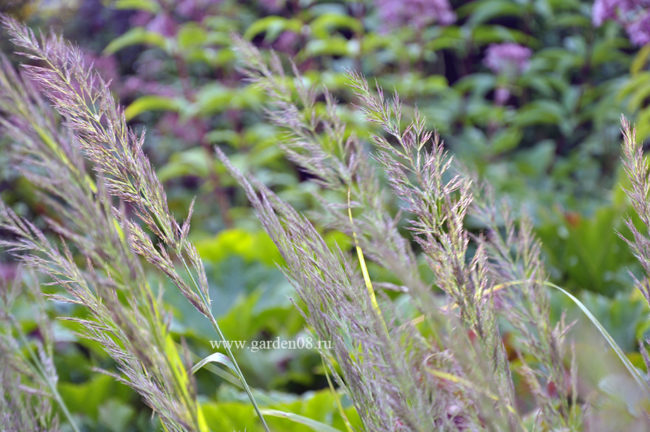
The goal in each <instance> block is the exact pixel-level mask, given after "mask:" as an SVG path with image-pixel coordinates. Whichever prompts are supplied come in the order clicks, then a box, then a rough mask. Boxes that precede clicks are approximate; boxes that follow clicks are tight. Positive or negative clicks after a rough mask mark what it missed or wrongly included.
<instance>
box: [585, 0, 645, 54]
mask: <svg viewBox="0 0 650 432" xmlns="http://www.w3.org/2000/svg"><path fill="white" fill-rule="evenodd" d="M591 19H592V21H593V23H594V25H595V26H600V25H602V24H603V23H604V22H605V21H607V20H612V21H616V22H618V23H619V24H621V25H622V26H623V27H624V28H625V31H626V32H627V35H628V38H629V39H630V42H632V43H633V44H634V45H639V46H640V45H645V44H647V43H649V42H650V0H596V1H595V2H594V6H593V9H592V11H591Z"/></svg>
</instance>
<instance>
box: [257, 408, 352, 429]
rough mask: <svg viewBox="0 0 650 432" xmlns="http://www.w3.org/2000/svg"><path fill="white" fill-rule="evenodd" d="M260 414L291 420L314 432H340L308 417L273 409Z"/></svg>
mask: <svg viewBox="0 0 650 432" xmlns="http://www.w3.org/2000/svg"><path fill="white" fill-rule="evenodd" d="M262 414H264V415H268V416H271V417H281V418H285V419H287V420H291V421H292V422H295V423H300V424H302V425H304V426H307V427H309V428H311V429H312V430H314V431H316V432H341V431H340V430H338V429H336V428H333V427H332V426H330V425H326V424H325V423H321V422H319V421H316V420H313V419H310V418H308V417H304V416H301V415H298V414H293V413H290V412H285V411H279V410H274V409H263V410H262Z"/></svg>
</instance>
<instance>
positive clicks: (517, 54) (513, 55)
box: [483, 43, 532, 74]
mask: <svg viewBox="0 0 650 432" xmlns="http://www.w3.org/2000/svg"><path fill="white" fill-rule="evenodd" d="M531 53H532V52H531V50H530V48H526V47H525V46H522V45H519V44H516V43H502V44H492V45H490V46H489V47H488V49H487V53H486V54H485V59H484V60H483V63H484V64H485V66H487V67H488V68H489V69H490V70H492V71H493V72H495V73H511V74H520V73H522V72H523V71H525V70H526V68H527V67H528V62H529V60H530V55H531Z"/></svg>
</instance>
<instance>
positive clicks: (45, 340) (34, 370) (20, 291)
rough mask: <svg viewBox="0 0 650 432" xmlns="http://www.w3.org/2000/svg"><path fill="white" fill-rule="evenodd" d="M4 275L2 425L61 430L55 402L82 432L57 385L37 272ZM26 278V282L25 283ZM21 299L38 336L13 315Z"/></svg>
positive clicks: (0, 292)
mask: <svg viewBox="0 0 650 432" xmlns="http://www.w3.org/2000/svg"><path fill="white" fill-rule="evenodd" d="M20 274H21V272H20V271H19V272H18V275H17V276H16V277H15V278H13V280H12V279H8V278H7V279H5V278H0V364H2V368H0V424H1V425H2V430H3V431H7V432H22V431H30V432H32V431H33V432H41V431H42V432H57V431H59V430H60V425H59V418H58V415H57V414H56V406H57V404H58V406H59V407H60V408H61V409H62V411H63V412H65V413H66V416H67V417H68V420H69V421H70V426H71V427H72V429H73V430H74V431H78V428H77V427H76V424H75V423H74V420H72V417H71V416H70V412H69V411H68V409H67V407H66V406H65V404H64V403H63V400H62V399H61V396H60V394H59V393H58V390H57V382H58V376H57V372H56V368H55V367H54V355H53V343H54V338H53V337H52V332H51V327H50V326H51V322H50V321H49V318H48V316H47V314H46V312H45V309H46V308H45V302H44V298H43V294H42V292H41V289H40V286H38V281H37V279H36V278H35V277H34V275H30V277H28V278H22V276H21V275H20ZM23 282H24V283H23ZM18 299H22V300H28V301H29V302H30V304H31V305H32V307H31V308H30V310H31V312H32V317H33V319H34V321H35V322H36V331H35V332H34V333H36V334H37V335H38V337H34V338H28V337H27V335H25V333H24V332H23V329H22V326H21V324H20V323H19V322H18V320H17V319H16V317H15V316H14V315H13V313H14V309H15V304H16V303H17V301H18Z"/></svg>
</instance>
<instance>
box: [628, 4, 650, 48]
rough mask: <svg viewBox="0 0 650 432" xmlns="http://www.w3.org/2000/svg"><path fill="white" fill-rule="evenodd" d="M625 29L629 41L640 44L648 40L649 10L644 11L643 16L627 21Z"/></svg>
mask: <svg viewBox="0 0 650 432" xmlns="http://www.w3.org/2000/svg"><path fill="white" fill-rule="evenodd" d="M625 30H626V31H627V36H628V37H629V38H630V42H632V43H633V44H634V45H637V46H641V45H645V44H647V43H649V42H650V11H648V12H645V14H643V16H641V17H640V18H638V19H636V20H634V21H632V22H631V23H629V24H628V25H627V26H626V27H625Z"/></svg>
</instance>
